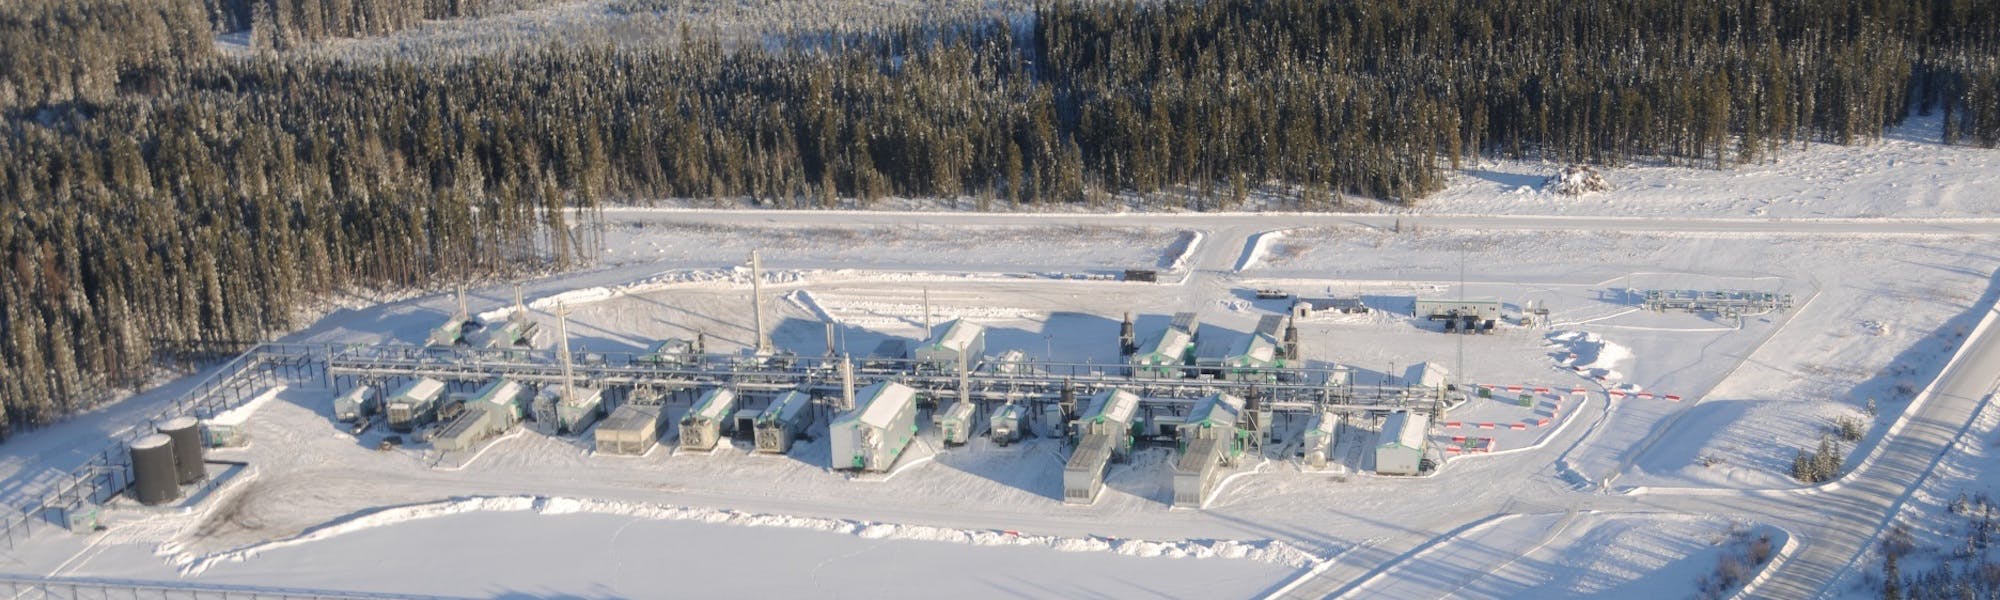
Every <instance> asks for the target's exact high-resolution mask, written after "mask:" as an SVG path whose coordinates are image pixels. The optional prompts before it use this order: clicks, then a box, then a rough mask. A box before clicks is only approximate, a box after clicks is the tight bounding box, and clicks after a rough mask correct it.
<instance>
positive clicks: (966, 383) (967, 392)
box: [958, 346, 972, 402]
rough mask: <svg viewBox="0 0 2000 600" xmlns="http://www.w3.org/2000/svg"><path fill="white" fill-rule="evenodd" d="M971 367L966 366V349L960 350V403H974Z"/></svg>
mask: <svg viewBox="0 0 2000 600" xmlns="http://www.w3.org/2000/svg"><path fill="white" fill-rule="evenodd" d="M970 371H971V367H969V366H967V365H966V364H965V347H964V346H959V348H958V401H959V402H971V401H972V381H971V374H970Z"/></svg>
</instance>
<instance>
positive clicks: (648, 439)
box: [596, 404, 666, 456]
mask: <svg viewBox="0 0 2000 600" xmlns="http://www.w3.org/2000/svg"><path fill="white" fill-rule="evenodd" d="M665 414H666V411H664V410H661V407H660V406H657V405H647V404H626V405H624V406H620V407H618V410H614V411H611V416H610V417H607V418H605V419H604V422H603V423H599V424H598V425H597V429H596V435H597V452H598V453H600V454H618V455H623V456H643V455H645V454H646V453H647V452H652V451H653V446H655V445H658V444H659V441H660V423H661V422H662V421H664V419H663V418H662V417H663V416H664V415H665Z"/></svg>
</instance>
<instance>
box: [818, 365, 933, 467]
mask: <svg viewBox="0 0 2000 600" xmlns="http://www.w3.org/2000/svg"><path fill="white" fill-rule="evenodd" d="M916 434H917V391H916V390H915V389H912V388H911V387H910V386H907V385H903V384H901V383H897V382H893V381H884V382H880V383H876V384H874V385H871V386H868V387H867V388H865V389H863V390H862V391H861V392H860V393H858V394H856V395H855V400H854V410H850V411H848V412H847V413H846V414H842V415H841V416H840V417H839V418H836V419H834V420H833V423H832V424H830V425H828V426H827V436H828V438H829V440H828V441H829V443H830V445H831V446H832V450H831V452H832V458H833V466H834V468H837V469H857V470H863V471H878V472H879V471H887V470H889V467H890V466H891V465H894V464H895V463H896V459H897V458H899V457H901V456H902V455H903V449H904V448H907V447H909V445H910V440H912V439H915V438H916Z"/></svg>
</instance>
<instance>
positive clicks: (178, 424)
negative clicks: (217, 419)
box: [160, 417, 208, 485]
mask: <svg viewBox="0 0 2000 600" xmlns="http://www.w3.org/2000/svg"><path fill="white" fill-rule="evenodd" d="M160 433H164V434H167V437H170V438H173V439H174V470H175V472H177V473H179V474H180V483H181V484H182V485H186V484H190V483H194V482H197V481H201V480H202V479H203V478H206V477H208V467H207V466H205V465H203V464H202V458H203V457H202V451H203V449H202V447H201V423H200V422H199V421H196V420H195V418H194V417H179V418H175V419H173V420H170V421H167V422H166V423H164V424H161V425H160Z"/></svg>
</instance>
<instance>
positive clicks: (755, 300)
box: [750, 250, 771, 356]
mask: <svg viewBox="0 0 2000 600" xmlns="http://www.w3.org/2000/svg"><path fill="white" fill-rule="evenodd" d="M750 305H751V308H752V311H753V312H755V313H756V316H755V319H756V321H755V323H754V324H755V325H756V327H757V341H756V346H757V347H756V354H757V355H759V356H762V355H765V354H770V353H771V337H770V336H767V335H764V259H762V258H760V257H758V256H757V251H756V250H751V251H750Z"/></svg>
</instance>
